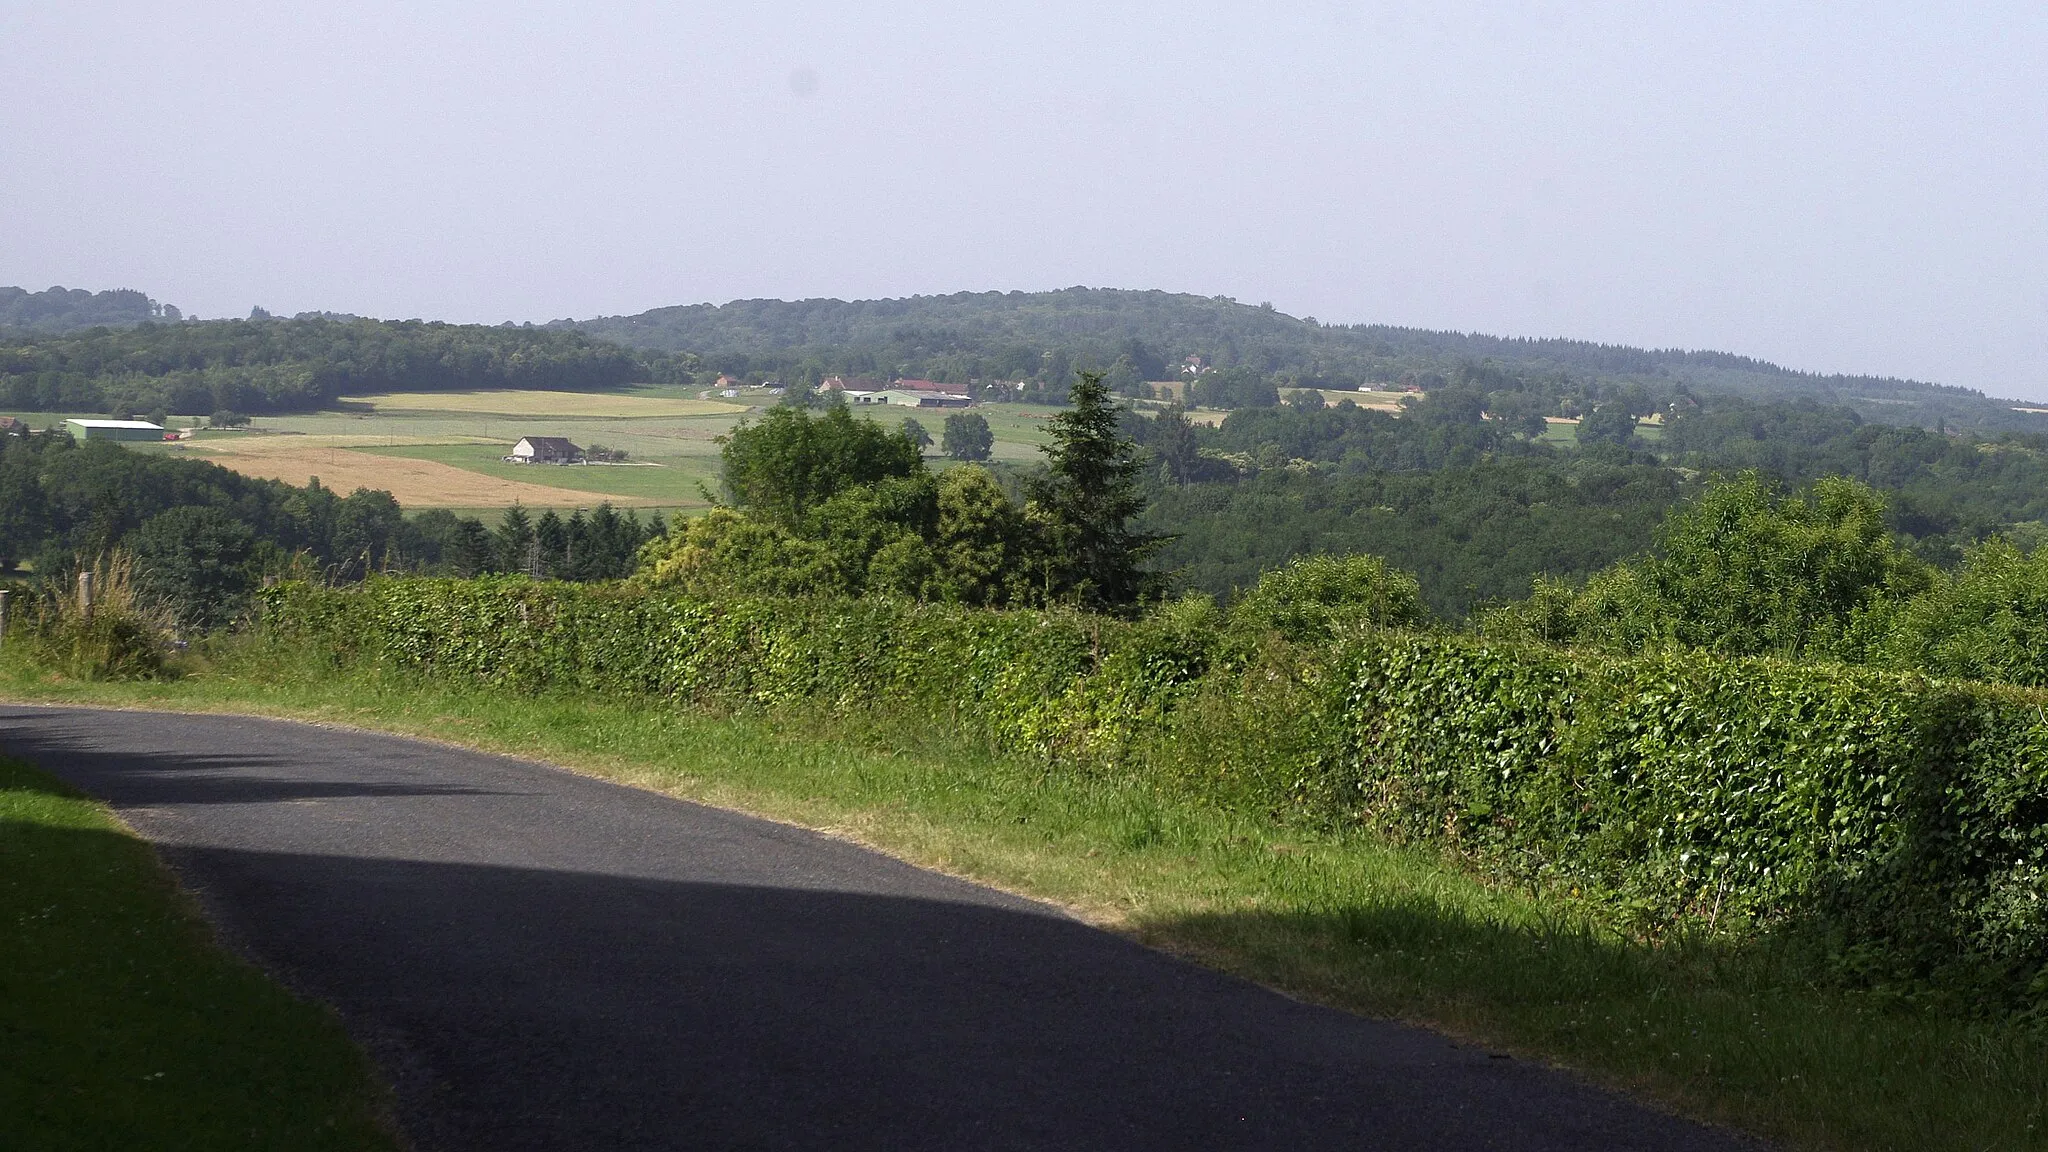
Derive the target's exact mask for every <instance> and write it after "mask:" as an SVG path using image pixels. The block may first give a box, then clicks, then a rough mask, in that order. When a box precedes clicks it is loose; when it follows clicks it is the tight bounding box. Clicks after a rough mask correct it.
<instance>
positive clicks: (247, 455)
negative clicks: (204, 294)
mask: <svg viewBox="0 0 2048 1152" xmlns="http://www.w3.org/2000/svg"><path fill="white" fill-rule="evenodd" d="M412 441H413V438H411V437H390V436H249V437H236V438H232V439H230V438H225V437H223V438H221V439H216V440H196V441H192V442H191V443H190V445H189V446H184V451H185V452H189V453H190V454H191V455H193V456H198V457H201V458H204V459H207V460H211V461H212V462H213V463H215V464H218V465H220V466H221V467H223V468H228V469H232V470H233V471H236V472H240V473H241V474H242V475H244V476H255V477H260V478H262V479H266V480H282V481H284V482H285V483H287V484H304V483H305V482H306V481H307V480H309V479H311V478H313V477H315V476H318V477H319V478H320V483H321V484H322V485H324V486H326V487H328V488H332V489H334V490H336V491H338V492H343V493H347V492H353V491H355V490H356V489H358V488H381V489H383V490H385V491H387V492H389V493H391V495H392V496H393V497H395V498H396V499H397V500H398V502H399V504H401V505H403V506H404V507H407V508H497V507H504V506H507V505H510V504H512V503H513V502H515V501H516V502H518V503H521V504H528V505H532V506H534V507H537V508H568V507H578V506H582V505H585V504H590V503H592V502H594V501H596V500H610V501H611V502H612V503H613V504H614V505H617V506H618V507H621V508H626V507H637V506H642V505H649V504H653V503H655V501H652V500H648V499H645V498H643V497H634V496H614V495H610V494H607V493H603V492H594V493H593V492H574V491H570V490H567V489H563V488H551V487H548V486H547V485H544V484H528V483H526V482H524V481H520V480H500V479H497V478H496V477H492V476H486V475H484V474H483V473H481V472H469V471H465V470H464V469H461V468H456V467H453V466H451V465H448V464H443V463H440V462H439V461H436V460H414V459H409V458H406V457H400V456H376V455H372V454H370V453H368V452H357V451H355V450H354V449H355V448H358V447H364V448H367V447H386V446H389V445H392V444H393V443H397V442H412ZM443 442H444V443H445V441H443ZM470 442H471V443H478V444H484V443H489V441H486V440H480V439H475V438H470Z"/></svg>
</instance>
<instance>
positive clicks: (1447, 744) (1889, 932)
mask: <svg viewBox="0 0 2048 1152" xmlns="http://www.w3.org/2000/svg"><path fill="white" fill-rule="evenodd" d="M266 617H267V620H268V625H269V627H271V628H273V629H275V630H278V631H281V632H284V633H286V634H289V635H292V636H295V637H298V638H300V639H303V640H307V641H312V642H314V643H316V645H317V646H319V647H321V648H322V649H325V650H331V651H332V652H334V653H335V655H336V657H337V658H338V659H341V660H344V661H361V662H371V663H377V664H383V665H387V666H392V667H397V668H404V669H409V670H414V671H419V672H425V673H429V674H435V675H441V676H448V677H454V678H459V679H464V680H469V681H473V682H477V683H482V684H487V685H493V686H497V687H502V688H506V689H510V690H514V691H521V692H561V693H587V694H592V695H600V696H617V695H632V696H643V697H659V698H665V699H673V700H676V701H678V702H681V703H685V704H691V705H709V706H717V707H739V708H748V707H763V706H778V705H786V704H795V703H802V704H805V705H809V706H822V707H825V708H829V709H834V710H841V711H851V710H857V709H869V708H880V707H890V708H897V709H910V710H915V711H921V712H923V713H924V714H926V715H928V716H929V717H931V718H932V719H933V721H934V722H938V723H944V724H948V725H952V726H955V727H958V728H960V729H962V730H964V731H967V732H969V733H972V734H974V735H976V736H978V737H980V738H982V739H985V740H987V741H988V742H990V743H991V744H992V745H994V746H996V747H998V748H1000V749H1003V750H1005V751H1009V752H1013V753H1021V754H1026V755H1032V756H1037V757H1041V758H1043V759H1044V760H1045V761H1046V762H1047V763H1048V765H1049V766H1051V767H1054V768H1057V769H1059V770H1064V771H1077V772H1091V773H1122V774H1130V775H1134V776H1139V777H1142V778H1144V779H1146V780H1148V781H1150V782H1152V783H1153V784H1155V785H1156V786H1158V787H1161V788H1165V789H1170V790H1174V791H1177V792H1181V793H1183V794H1191V795H1195V796H1199V797H1201V798H1203V799H1206V800H1208V801H1210V802H1214V803H1219V804H1229V805H1233V806H1238V807H1241V808H1246V809H1248V810H1253V811H1260V812H1265V813H1270V814H1271V815H1272V816H1274V817H1275V818H1276V819H1281V820H1308V821H1316V822H1321V823H1326V824H1347V825H1353V826H1361V825H1362V826H1368V827H1372V828H1375V829H1378V830H1380V831H1381V832H1383V833H1386V834H1389V835H1393V836H1396V837H1399V838H1403V839H1407V840H1411V841H1417V842H1428V843H1437V844H1442V845H1444V846H1446V847H1449V848H1451V849H1453V850H1455V851H1457V852H1459V853H1461V854H1463V855H1464V856H1465V857H1467V858H1468V859H1472V860H1474V861H1476V862H1478V863H1480V864H1481V865H1482V866H1484V867H1486V868H1488V869H1490V870H1494V871H1496V872H1498V873H1501V874H1504V875H1509V876H1513V877H1515V878H1516V879H1518V880H1530V881H1537V882H1545V883H1551V884H1555V885H1558V886H1561V887H1568V888H1576V889H1578V890H1580V892H1581V893H1582V894H1583V895H1584V897H1585V898H1587V899H1590V900H1593V901H1595V902H1597V903H1600V904H1604V905H1606V906H1608V907H1609V908H1610V910H1611V911H1612V913H1613V914H1614V915H1616V916H1617V918H1619V919H1621V920H1623V921H1625V922H1627V923H1629V924H1631V925H1632V926H1633V927H1634V928H1635V929H1636V930H1637V931H1640V932H1643V933H1645V934H1657V933H1665V932H1669V931H1672V930H1675V929H1680V928H1685V927H1699V928H1706V929H1708V930H1712V931H1722V932H1730V933H1736V934H1744V935H1758V934H1773V933H1776V934H1780V935H1783V936H1785V937H1786V938H1788V939H1797V940H1799V941H1802V942H1804V943H1806V944H1808V945H1812V946H1818V947H1819V948H1820V949H1821V950H1822V954H1823V955H1825V956H1826V957H1827V958H1828V960H1829V962H1830V963H1832V964H1833V965H1834V966H1835V968H1836V969H1837V970H1838V971H1840V972H1843V973H1844V974H1847V975H1850V976H1853V977H1855V978H1856V979H1859V980H1863V981H1869V982H1876V983H1883V984H1899V983H1901V982H1903V983H1906V984H1911V985H1926V986H1946V987H1952V988H1953V987H1963V988H1968V989H1970V990H1971V991H1972V992H1973V993H1982V994H1984V995H1985V997H1986V998H1985V1000H1984V1002H1985V1003H1986V1004H2000V1005H2007V1006H2019V1005H2025V1006H2028V1007H2031V1008H2032V1009H2033V1010H2036V1011H2041V1010H2044V1006H2048V715H2044V711H2043V708H2042V699H2043V698H2042V697H2041V696H2040V694H2037V693H2030V692H2023V691H2020V690H2014V689H2005V688H1994V687H1988V686H1983V685H1976V684H1967V683H1955V682H1940V681H1929V680H1925V679H1921V678H1917V677H1909V676H1902V675H1897V674H1892V673H1885V672H1877V671H1871V670H1866V669H1854V668H1845V667H1840V666H1834V665H1825V664H1813V663H1790V662H1783V661H1776V660H1762V659H1720V658H1710V657H1704V656H1700V655H1697V654H1691V655H1684V656H1677V655H1671V656H1645V657H1639V658H1629V659H1618V658H1610V657H1599V656H1594V655H1589V654H1583V653H1567V652H1562V651H1558V650H1554V649H1548V648H1543V647H1536V646H1525V645H1514V644H1501V643H1498V642H1487V641H1484V640H1479V639H1475V638H1471V637H1464V636H1455V637H1454V636H1443V635H1431V634H1425V633H1417V632H1406V631H1399V630H1393V629H1386V628H1378V627H1373V626H1371V625H1369V624H1362V623H1359V622H1357V621H1351V622H1348V623H1346V622H1340V623H1339V624H1338V625H1337V626H1335V627H1334V629H1319V630H1318V632H1317V634H1316V635H1314V636H1305V637H1294V638H1291V639H1290V638H1289V637H1288V636H1287V635H1286V634H1284V632H1282V631H1276V630H1275V629H1274V628H1273V626H1272V625H1271V622H1270V621H1268V620H1265V619H1264V618H1263V617H1260V616H1258V615H1257V614H1256V613H1240V614H1239V615H1238V616H1236V617H1235V618H1232V617H1228V616H1226V615H1224V614H1223V613H1221V612H1219V611H1218V610H1217V609H1215V608H1214V607H1213V606H1211V605H1209V604H1208V603H1207V602H1205V601H1188V602H1184V603H1181V604H1176V605H1169V606H1167V607H1166V608H1163V609H1161V610H1159V611H1157V612H1155V613H1154V614H1153V615H1151V616H1149V617H1147V618H1146V619H1144V620H1142V621H1138V622H1120V621H1114V620H1108V619H1103V618H1098V617H1093V616H1087V615H1081V614H1076V613H1071V612H1060V611H1047V612H995V611H988V610H977V609H970V608H961V607H952V606H944V605H918V604H911V603H905V602H897V601H889V600H881V599H865V600H820V601H788V600H784V601H775V600H738V601H725V602H708V601H701V600H692V599H687V598H683V597H678V596H671V595H667V594H661V593H654V592H649V591H647V590H645V589H640V588H635V587H632V586H580V585H568V584H550V583H533V582H528V581H525V580H520V579H507V580H479V581H457V580H374V581H371V582H369V583H368V584H366V585H363V586H361V587H359V588H354V589H345V590H333V591H330V590H320V589H314V588H309V587H304V586H296V585H286V586H284V587H281V588H278V589H274V590H272V591H271V592H270V593H268V601H267V611H266Z"/></svg>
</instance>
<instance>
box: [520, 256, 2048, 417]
mask: <svg viewBox="0 0 2048 1152" xmlns="http://www.w3.org/2000/svg"><path fill="white" fill-rule="evenodd" d="M549 326H550V327H552V328H558V329H573V330H576V331H581V332H585V333H588V334H590V335H593V336H598V337H602V338H605V339H609V340H615V341H618V342H620V343H623V344H628V345H631V346H633V347H636V348H644V349H650V350H656V351H672V352H688V353H691V354H693V355H695V356H696V357H698V358H699V359H700V361H701V362H702V364H703V365H704V366H705V367H706V368H707V369H708V370H711V371H716V372H725V373H730V374H733V375H735V376H748V375H752V376H755V377H757V378H758V377H768V376H774V377H779V378H781V379H784V380H786V381H791V382H796V383H815V382H816V381H817V380H818V379H819V378H821V377H823V376H826V375H832V374H852V375H879V376H888V375H891V374H894V375H902V376H917V377H924V378H928V379H933V380H940V381H945V382H950V383H957V384H968V383H971V382H975V381H991V380H1030V381H1034V382H1036V383H1037V384H1039V385H1041V386H1042V387H1045V388H1048V389H1050V390H1052V391H1053V392H1055V393H1063V392H1064V391H1065V389H1066V385H1067V383H1068V382H1069V381H1070V379H1071V373H1072V372H1073V370H1074V369H1077V368H1086V369H1094V370H1100V371H1102V372H1105V373H1107V374H1108V377H1109V381H1110V385H1111V388H1112V390H1116V391H1128V390H1130V389H1131V388H1132V387H1133V386H1134V385H1136V384H1137V383H1141V382H1145V381H1158V380H1169V379H1180V378H1181V377H1182V373H1183V369H1184V368H1185V367H1187V365H1188V358H1189V357H1191V356H1193V357H1200V358H1201V359H1202V361H1203V363H1204V364H1205V365H1206V366H1208V367H1213V368H1216V369H1218V370H1230V369H1245V370H1248V371H1249V372H1251V373H1252V374H1254V375H1255V376H1257V377H1261V378H1264V379H1265V380H1266V381H1269V382H1271V383H1273V384H1275V385H1277V386H1279V387H1322V388H1338V389H1351V388H1357V387H1358V386H1360V385H1362V384H1375V383H1377V384H1389V385H1400V384H1413V385H1417V386H1420V387H1424V388H1429V387H1437V386H1441V385H1444V384H1459V385H1464V386H1471V387H1474V388H1475V390H1478V391H1482V392H1488V393H1503V392H1512V393H1517V394H1523V395H1525V396H1526V397H1527V398H1528V399H1529V400H1530V401H1531V405H1532V407H1533V408H1534V409H1536V410H1537V414H1539V415H1557V416H1577V415H1579V414H1581V413H1582V412H1584V411H1588V410H1590V409H1591V408H1592V407H1594V406H1595V405H1597V404H1598V403H1600V402H1601V401H1603V400H1611V399H1616V398H1621V397H1632V399H1633V402H1634V403H1635V404H1637V405H1638V406H1639V407H1640V408H1641V410H1642V414H1648V413H1649V412H1651V411H1655V410H1657V409H1658V408H1660V407H1663V406H1665V405H1668V404H1670V403H1672V402H1674V401H1683V400H1685V399H1686V398H1688V397H1690V396H1693V395H1707V394H1716V395H1731V396H1743V397H1748V398H1752V399H1782V400H1790V399H1799V398H1808V399H1812V400H1815V401H1816V402H1820V403H1825V404H1830V405H1841V406H1848V407H1850V408H1853V409H1855V410H1856V411H1858V412H1859V413H1861V414H1862V415H1863V416H1865V417H1866V418H1870V419H1882V420H1884V421H1887V422H1890V423H1902V424H1920V425H1925V426H1927V427H1939V426H1942V425H1944V424H1947V425H1954V426H1959V427H1992V428H2039V427H2048V420H2044V419H2043V418H2042V417H2040V416H2038V415H2032V414H2027V413H2021V412H2017V411H2014V410H2013V404H2012V403H2011V402H2009V401H2001V400H1995V399H1991V398H1988V397H1986V396H1985V395H1984V394H1983V393H1981V392H1976V391H1972V390H1970V389H1966V388H1956V387H1949V386H1944V385H1938V384H1926V383H1920V382H1917V381H1909V380H1896V379H1888V378H1879V377H1869V376H1843V375H1833V376H1828V375H1814V374H1809V373H1803V372H1796V371H1792V370H1789V369H1785V368H1781V367H1779V366H1777V365H1775V364H1770V363H1767V362H1765V361H1762V360H1758V359H1754V358H1751V357H1747V356H1738V355H1732V354H1729V353H1723V352H1707V351H1683V350H1676V349H1664V350H1651V349H1642V348H1630V347H1623V346H1619V345H1607V344H1596V343H1591V342H1587V341H1579V340H1532V339H1519V338H1505V337H1497V336H1486V335H1481V334H1476V333H1463V332H1437V331H1427V330H1423V329H1415V328H1398V327H1391V326H1387V325H1375V324H1356V325H1344V324H1324V323H1321V322H1319V321H1317V320H1316V319H1315V318H1313V317H1301V318H1297V317H1293V316H1289V315H1287V314H1285V313H1283V312H1280V311H1277V310H1276V309H1274V308H1273V307H1272V306H1271V305H1269V304H1260V305H1250V304H1241V303H1239V302H1237V301H1235V300H1231V299H1229V298H1227V297H1204V296H1192V295H1186V294H1180V293H1169V292H1160V291H1123V290H1118V289H1108V288H1068V289H1063V290H1060V291H1056V292H1008V293H1004V292H962V293H956V294H953V295H949V296H915V297H910V298H907V299H900V300H862V301H850V302H849V301H841V300H797V301H782V300H736V301H733V302H731V303H729V304H724V305H711V304H696V305H686V306H677V307H669V308H657V309H654V310H652V311H648V312H643V313H640V314H638V315H635V316H608V317H600V318H597V319H592V320H584V321H571V320H558V321H554V322H552V323H551V324H550V325H549ZM1269 402H1270V401H1269Z"/></svg>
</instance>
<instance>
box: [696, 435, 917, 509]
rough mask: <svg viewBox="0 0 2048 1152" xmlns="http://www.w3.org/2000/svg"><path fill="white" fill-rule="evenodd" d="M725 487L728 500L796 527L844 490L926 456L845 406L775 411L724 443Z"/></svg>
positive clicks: (911, 468)
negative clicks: (817, 411) (816, 410)
mask: <svg viewBox="0 0 2048 1152" xmlns="http://www.w3.org/2000/svg"><path fill="white" fill-rule="evenodd" d="M723 444H724V449H723V452H722V456H723V459H724V463H725V485H726V488H727V489H728V491H729V492H730V493H731V495H732V498H733V502H734V503H735V504H737V505H738V506H740V507H741V508H745V509H748V510H750V511H753V512H757V513H759V514H760V515H763V516H766V517H768V518H769V519H771V520H774V521H775V522H776V523H778V524H780V525H782V526H784V527H786V528H794V527H795V526H796V525H797V524H799V523H800V522H801V521H802V520H803V518H804V516H805V515H806V514H807V513H809V512H810V511H811V510H812V509H813V508H815V507H817V506H818V505H819V504H821V503H823V502H825V501H826V500H829V499H831V498H832V497H833V496H835V495H837V494H838V493H840V492H841V491H843V490H845V489H847V488H851V487H854V486H856V485H862V484H873V483H875V482H876V481H878V480H886V479H889V478H891V477H907V476H914V475H917V474H918V473H921V472H923V471H924V459H923V452H922V450H921V449H920V448H919V446H918V445H917V444H916V443H915V442H914V441H912V440H911V439H910V438H909V437H907V436H905V435H904V434H903V433H902V432H900V431H899V432H890V431H888V430H886V429H884V428H883V427H882V426H881V425H879V424H876V423H875V422H874V421H872V420H868V419H866V418H864V417H856V416H854V415H853V413H852V412H851V411H849V410H848V409H847V408H846V407H844V406H843V405H840V406H834V407H831V408H828V409H826V410H825V412H824V414H823V415H821V416H812V415H811V414H810V413H809V412H807V411H806V410H804V409H802V408H792V407H786V406H785V407H776V408H771V409H769V410H768V412H767V414H766V415H764V416H763V417H762V418H761V419H760V420H759V421H758V422H754V423H743V424H741V425H740V426H739V427H738V428H736V429H734V430H733V432H732V434H731V435H729V436H727V437H726V438H725V439H724V440H723Z"/></svg>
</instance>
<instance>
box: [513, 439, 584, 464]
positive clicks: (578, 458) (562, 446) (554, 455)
mask: <svg viewBox="0 0 2048 1152" xmlns="http://www.w3.org/2000/svg"><path fill="white" fill-rule="evenodd" d="M505 459H506V460H508V461H510V462H512V463H514V464H581V463H583V449H581V448H578V447H577V446H576V445H574V444H571V443H569V441H568V440H566V439H564V438H562V437H560V436H522V437H520V439H519V443H517V444H514V445H513V446H512V454H511V455H510V456H507V457H505Z"/></svg>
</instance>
